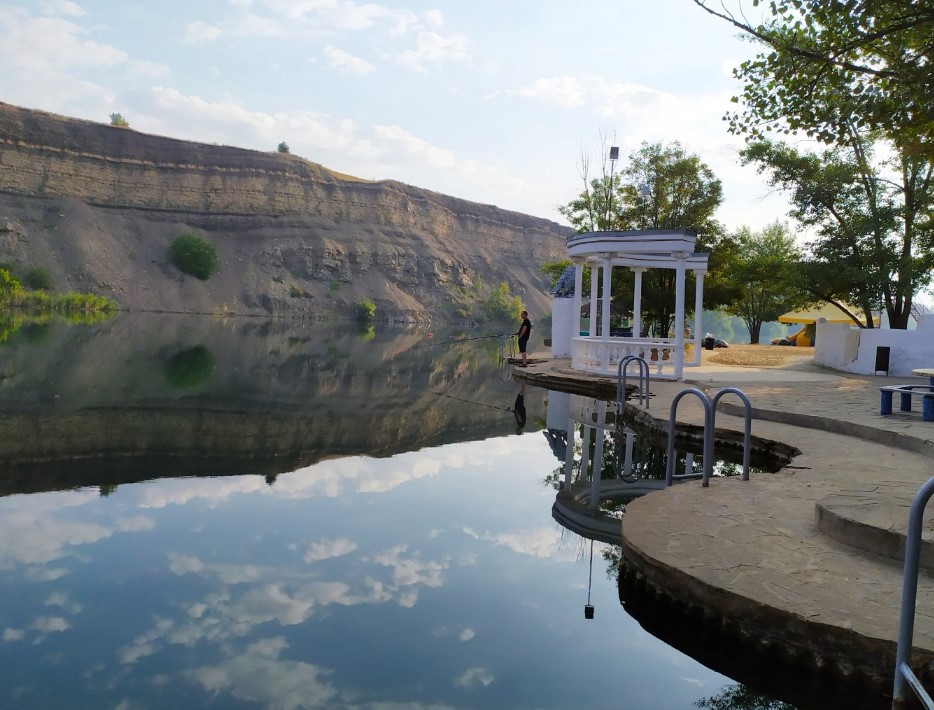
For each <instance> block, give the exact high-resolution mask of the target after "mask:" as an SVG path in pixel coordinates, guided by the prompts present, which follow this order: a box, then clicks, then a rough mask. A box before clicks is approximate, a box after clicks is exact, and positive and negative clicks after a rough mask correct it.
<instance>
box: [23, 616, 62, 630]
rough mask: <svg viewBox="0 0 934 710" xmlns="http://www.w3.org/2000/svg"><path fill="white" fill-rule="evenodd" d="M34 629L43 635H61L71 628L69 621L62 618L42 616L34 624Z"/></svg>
mask: <svg viewBox="0 0 934 710" xmlns="http://www.w3.org/2000/svg"><path fill="white" fill-rule="evenodd" d="M32 628H33V629H36V630H37V631H41V632H42V633H46V634H47V633H53V632H55V633H60V632H62V631H67V630H68V629H70V628H71V624H69V623H68V620H67V619H63V618H62V617H60V616H40V617H38V618H37V619H36V620H35V621H33V622H32Z"/></svg>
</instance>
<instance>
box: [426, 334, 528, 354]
mask: <svg viewBox="0 0 934 710" xmlns="http://www.w3.org/2000/svg"><path fill="white" fill-rule="evenodd" d="M508 335H514V333H509V334H508ZM504 337H507V336H506V335H475V336H473V337H470V338H456V339H455V340H442V341H439V342H437V343H426V344H425V345H414V346H412V347H411V348H410V350H419V349H420V348H433V347H435V346H436V345H452V344H454V343H466V342H467V341H468V340H488V339H490V338H504Z"/></svg>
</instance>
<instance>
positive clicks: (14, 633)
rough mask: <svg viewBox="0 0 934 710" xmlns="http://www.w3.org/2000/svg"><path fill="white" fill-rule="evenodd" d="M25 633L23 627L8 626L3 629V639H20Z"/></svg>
mask: <svg viewBox="0 0 934 710" xmlns="http://www.w3.org/2000/svg"><path fill="white" fill-rule="evenodd" d="M25 635H26V632H25V631H24V630H23V629H11V628H9V627H8V628H5V629H4V630H3V640H4V641H22V640H23V637H24V636H25Z"/></svg>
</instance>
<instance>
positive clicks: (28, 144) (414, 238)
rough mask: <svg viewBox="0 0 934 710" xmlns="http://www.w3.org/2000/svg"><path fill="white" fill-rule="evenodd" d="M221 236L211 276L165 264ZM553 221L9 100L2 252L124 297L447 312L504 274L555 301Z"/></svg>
mask: <svg viewBox="0 0 934 710" xmlns="http://www.w3.org/2000/svg"><path fill="white" fill-rule="evenodd" d="M183 230H190V231H194V232H196V233H198V234H200V235H202V236H204V237H205V238H207V239H209V240H210V241H212V242H213V243H214V244H215V245H216V247H217V249H218V255H219V256H220V261H221V268H220V270H219V273H218V274H217V275H216V276H214V277H212V278H211V279H210V280H208V281H206V282H200V281H197V280H196V279H194V278H192V277H188V276H184V275H182V274H181V273H180V272H178V271H177V270H176V269H175V268H174V267H173V266H171V264H170V263H169V261H168V246H169V244H170V243H171V240H172V239H173V238H174V236H175V235H176V234H178V233H179V232H180V231H183ZM568 233H569V231H568V230H567V229H566V228H564V227H562V226H560V225H558V224H556V223H554V222H550V221H548V220H544V219H539V218H535V217H530V216H528V215H523V214H519V213H516V212H509V211H506V210H501V209H498V208H496V207H493V206H490V205H482V204H477V203H473V202H468V201H466V200H459V199H456V198H453V197H448V196H445V195H441V194H438V193H434V192H430V191H427V190H421V189H418V188H414V187H410V186H407V185H403V184H401V183H397V182H392V181H379V182H367V181H361V180H354V179H352V178H346V177H343V176H338V175H336V174H334V173H332V172H330V171H328V170H327V169H326V168H323V167H321V166H319V165H316V164H314V163H310V162H307V161H305V160H303V159H300V158H297V157H295V156H292V155H288V154H280V153H261V152H257V151H249V150H242V149H238V148H230V147H225V146H214V145H205V144H199V143H191V142H186V141H178V140H172V139H168V138H161V137H158V136H150V135H144V134H141V133H137V132H136V131H133V130H131V129H126V128H115V127H112V126H107V125H103V124H96V123H91V122H87V121H79V120H75V119H68V118H63V117H59V116H54V115H51V114H47V113H42V112H38V111H29V110H26V109H21V108H18V107H15V106H10V105H8V104H2V103H0V262H4V263H8V264H12V265H13V266H14V267H16V266H21V267H23V268H28V267H29V266H41V267H43V268H45V269H47V270H48V271H49V272H50V273H51V274H52V276H53V278H54V279H55V281H56V285H57V287H58V288H59V289H61V290H66V289H80V290H93V291H96V292H99V293H103V294H104V295H109V296H111V297H113V298H115V299H116V300H117V301H119V302H120V303H121V305H123V306H125V307H127V308H130V309H139V310H170V311H183V312H219V311H225V312H232V313H248V314H276V315H281V314H294V315H299V314H302V315H308V316H325V315H329V314H334V313H337V314H338V315H341V314H346V313H347V309H348V308H351V307H352V306H353V304H355V303H357V302H359V300H361V299H363V298H369V299H372V300H373V301H374V302H375V303H376V304H377V314H378V316H380V317H388V318H390V319H393V320H422V319H424V318H426V317H428V316H433V317H434V318H435V319H442V320H444V319H449V318H453V317H455V316H454V312H455V310H456V309H455V308H454V307H453V306H452V305H451V304H452V297H453V296H456V294H457V293H458V291H459V289H462V288H463V287H469V286H473V285H475V284H477V283H478V281H479V282H480V283H482V284H485V285H486V288H489V287H491V286H495V285H496V284H498V283H499V282H501V281H506V282H507V283H508V284H509V285H510V288H511V290H512V292H513V293H516V294H519V295H520V296H521V297H522V298H523V300H524V302H525V303H526V305H527V307H528V308H529V310H530V311H531V312H532V314H533V316H534V315H537V314H541V313H544V312H547V311H548V310H550V309H549V298H548V296H547V293H546V288H547V285H548V284H547V281H546V279H545V278H544V277H543V276H542V275H541V274H539V273H538V267H539V266H540V265H541V264H542V263H543V262H545V261H550V260H554V259H560V258H563V257H564V256H565V253H566V252H565V246H564V244H565V238H566V237H567V235H568Z"/></svg>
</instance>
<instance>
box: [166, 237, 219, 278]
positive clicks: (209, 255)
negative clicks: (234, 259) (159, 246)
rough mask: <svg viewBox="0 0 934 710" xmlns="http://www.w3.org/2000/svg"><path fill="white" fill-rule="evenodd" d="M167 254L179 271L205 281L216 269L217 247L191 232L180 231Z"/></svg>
mask: <svg viewBox="0 0 934 710" xmlns="http://www.w3.org/2000/svg"><path fill="white" fill-rule="evenodd" d="M169 254H170V255H171V257H172V263H173V264H175V266H176V267H178V270H179V271H181V272H182V273H185V274H190V275H191V276H194V277H195V278H198V279H201V280H202V281H207V280H208V279H209V278H211V275H212V274H213V273H214V272H215V271H217V249H215V248H214V245H213V244H211V242H209V241H207V240H205V239H202V238H201V237H199V236H197V235H195V234H192V233H191V232H182V233H181V234H179V235H178V236H177V237H175V239H173V240H172V246H171V247H169Z"/></svg>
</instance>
